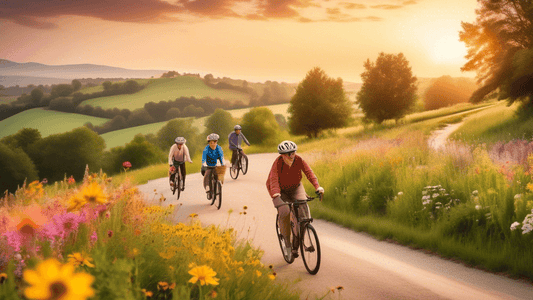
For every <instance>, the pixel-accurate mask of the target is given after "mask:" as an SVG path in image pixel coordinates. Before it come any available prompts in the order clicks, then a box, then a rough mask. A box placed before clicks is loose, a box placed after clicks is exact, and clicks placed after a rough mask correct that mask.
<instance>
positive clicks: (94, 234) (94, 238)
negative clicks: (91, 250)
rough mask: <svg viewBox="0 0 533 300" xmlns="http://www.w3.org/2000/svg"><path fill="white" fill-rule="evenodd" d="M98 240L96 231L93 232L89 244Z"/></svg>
mask: <svg viewBox="0 0 533 300" xmlns="http://www.w3.org/2000/svg"><path fill="white" fill-rule="evenodd" d="M97 240H98V234H97V233H96V231H93V234H91V243H94V242H96V241H97Z"/></svg>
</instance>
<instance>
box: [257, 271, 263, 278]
mask: <svg viewBox="0 0 533 300" xmlns="http://www.w3.org/2000/svg"><path fill="white" fill-rule="evenodd" d="M255 275H257V277H261V275H263V273H261V271H259V270H255Z"/></svg>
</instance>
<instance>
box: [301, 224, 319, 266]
mask: <svg viewBox="0 0 533 300" xmlns="http://www.w3.org/2000/svg"><path fill="white" fill-rule="evenodd" d="M300 241H301V243H300V252H301V253H302V259H303V261H304V265H305V268H306V269H307V272H309V273H310V274H312V275H315V274H316V273H317V272H318V269H319V268H320V242H319V241H318V236H317V234H316V230H315V228H314V227H313V225H311V224H309V223H307V224H306V225H304V228H303V229H302V238H301V240H300Z"/></svg>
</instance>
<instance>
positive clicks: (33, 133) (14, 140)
mask: <svg viewBox="0 0 533 300" xmlns="http://www.w3.org/2000/svg"><path fill="white" fill-rule="evenodd" d="M40 139H41V133H40V132H39V130H38V129H34V128H22V129H21V130H19V131H18V132H17V133H15V134H12V135H8V136H6V137H3V138H2V139H0V142H1V143H4V144H6V145H8V146H9V147H11V148H12V149H15V148H20V149H22V150H23V151H24V152H28V147H29V146H30V145H31V144H33V143H35V142H37V141H38V140H40Z"/></svg>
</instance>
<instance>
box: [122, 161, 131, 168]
mask: <svg viewBox="0 0 533 300" xmlns="http://www.w3.org/2000/svg"><path fill="white" fill-rule="evenodd" d="M122 167H124V169H129V168H131V163H130V162H129V161H125V162H123V163H122Z"/></svg>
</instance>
